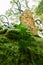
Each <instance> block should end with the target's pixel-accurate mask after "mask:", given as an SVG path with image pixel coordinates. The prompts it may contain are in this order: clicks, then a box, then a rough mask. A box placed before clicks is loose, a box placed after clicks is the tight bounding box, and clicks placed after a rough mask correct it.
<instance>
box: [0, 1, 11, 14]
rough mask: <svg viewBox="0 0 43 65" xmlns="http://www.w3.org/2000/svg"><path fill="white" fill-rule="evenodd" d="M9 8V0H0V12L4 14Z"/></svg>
mask: <svg viewBox="0 0 43 65" xmlns="http://www.w3.org/2000/svg"><path fill="white" fill-rule="evenodd" d="M9 8H10V0H0V14H4V13H5V11H6V10H8V9H9Z"/></svg>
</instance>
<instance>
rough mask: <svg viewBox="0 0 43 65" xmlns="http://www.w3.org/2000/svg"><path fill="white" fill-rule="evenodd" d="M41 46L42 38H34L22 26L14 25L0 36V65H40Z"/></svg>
mask: <svg viewBox="0 0 43 65" xmlns="http://www.w3.org/2000/svg"><path fill="white" fill-rule="evenodd" d="M36 39H37V40H36ZM40 39H41V41H40ZM42 45H43V39H42V38H38V37H35V36H34V35H33V33H32V32H31V31H29V30H27V29H26V28H25V27H24V26H23V25H16V26H15V27H14V28H13V29H12V28H11V29H8V30H7V32H6V33H5V34H0V65H41V64H40V63H42V64H43V62H42V61H43V46H42ZM40 61H41V62H40Z"/></svg>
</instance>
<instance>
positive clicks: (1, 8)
mask: <svg viewBox="0 0 43 65" xmlns="http://www.w3.org/2000/svg"><path fill="white" fill-rule="evenodd" d="M10 1H11V0H0V14H5V12H6V10H8V9H9V8H10V6H11V5H10ZM37 4H38V2H37V3H36V2H33V1H32V0H29V7H30V9H32V7H35V6H36V5H37Z"/></svg>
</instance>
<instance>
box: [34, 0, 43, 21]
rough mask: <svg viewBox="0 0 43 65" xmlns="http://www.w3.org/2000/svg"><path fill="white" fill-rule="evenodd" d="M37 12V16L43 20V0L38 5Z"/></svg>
mask: <svg viewBox="0 0 43 65" xmlns="http://www.w3.org/2000/svg"><path fill="white" fill-rule="evenodd" d="M35 13H36V16H37V17H39V18H40V19H41V20H42V21H43V0H41V1H40V3H39V5H38V7H36V9H35Z"/></svg>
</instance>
